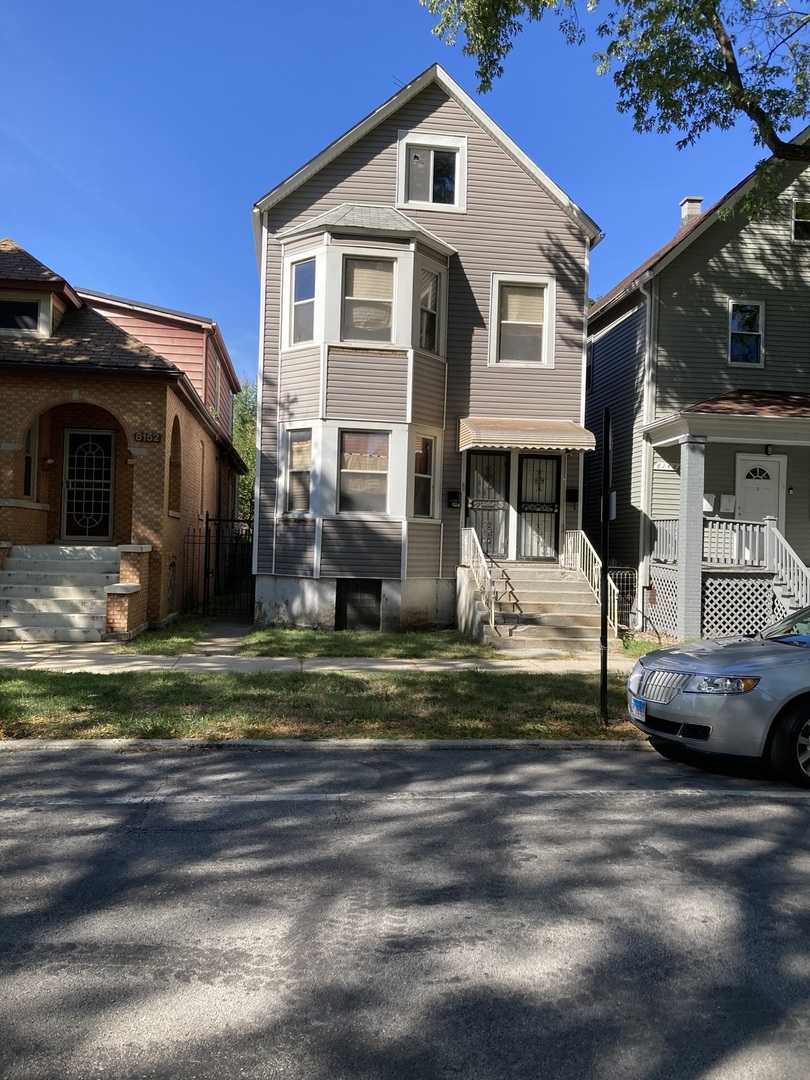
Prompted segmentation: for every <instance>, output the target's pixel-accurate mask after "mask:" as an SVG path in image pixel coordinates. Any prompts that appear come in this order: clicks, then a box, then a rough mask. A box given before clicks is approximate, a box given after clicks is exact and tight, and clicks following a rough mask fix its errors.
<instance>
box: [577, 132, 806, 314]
mask: <svg viewBox="0 0 810 1080" xmlns="http://www.w3.org/2000/svg"><path fill="white" fill-rule="evenodd" d="M808 139H810V126H808V127H806V128H805V129H804V131H801V132H799V134H798V135H797V136H796V137H795V138H794V139H792V140H791V141H792V142H794V143H799V144H802V143H804V142H806V141H807V140H808ZM755 176H756V170H754V171H753V172H750V173H749V174H748V176H746V177H745V179H744V180H741V181H740V182H739V184H736V185H735V186H734V187H733V188H732V189H731V190H730V191H728V192H726V194H725V195H723V196H722V197H721V198H720V199H718V200H717V202H716V203H714V204H713V205H712V206H710V207H709V209H708V210H706V211H704V213H702V214H700V215H698V216H697V217H694V218H692V219H691V220H690V221H687V222H686V223H685V224H684V225H681V227H680V228H679V229H678V231H677V232H676V233H675V235H674V236H673V237H672V239H671V240H669V241H667V243H666V244H664V246H663V247H660V248H659V249H658V251H656V252H654V253H653V254H652V255H650V257H649V258H648V259H645V260H644V262H643V263H641V264H640V265H639V266H637V267H636V268H635V270H633V271H631V273H629V274H628V275H627V276H626V277H624V278H622V280H621V281H620V282H619V283H618V285H614V286H613V288H612V289H611V290H610V291H609V292H607V293H605V295H604V296H602V297H600V298H599V300H598V301H597V302H596V303H595V304H594V305H593V307H592V308H591V310H590V311H589V312H588V321H589V322H590V321H592V320H593V319H595V318H598V317H599V316H600V315H602V314H604V312H606V311H608V310H609V309H610V308H612V307H614V306H615V305H616V304H617V303H618V302H619V301H620V300H623V299H624V298H625V297H626V296H629V295H630V294H631V293H632V292H634V291H635V290H636V289H637V288H639V286H640V285H643V284H644V283H645V282H646V281H649V280H650V278H652V277H654V276H655V275H656V274H659V273H660V272H661V271H662V270H663V269H664V268H665V267H666V266H668V265H669V264H670V263H671V262H672V261H673V259H676V258H677V257H678V256H679V255H680V254H681V252H682V251H684V250H685V249H686V248H687V247H689V245H690V244H691V243H693V242H694V241H695V240H697V238H698V237H699V236H702V235H703V233H705V232H706V230H707V229H709V228H710V227H711V226H712V225H714V223H715V222H716V221H717V219H718V215H719V213H720V211H721V210H724V209H726V208H729V207H731V206H733V205H734V203H735V202H737V201H738V200H739V199H740V198H742V196H743V195H745V194H747V192H749V191H750V190H751V188H752V187H753V186H754V181H755Z"/></svg>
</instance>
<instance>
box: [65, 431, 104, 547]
mask: <svg viewBox="0 0 810 1080" xmlns="http://www.w3.org/2000/svg"><path fill="white" fill-rule="evenodd" d="M114 460H115V433H114V432H112V431H66V432H65V455H64V475H63V489H64V498H63V499H62V537H63V539H65V540H90V541H96V542H98V541H103V540H111V539H112V497H113V464H114Z"/></svg>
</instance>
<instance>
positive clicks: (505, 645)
mask: <svg viewBox="0 0 810 1080" xmlns="http://www.w3.org/2000/svg"><path fill="white" fill-rule="evenodd" d="M538 631H541V632H539V633H538ZM484 640H485V641H486V642H487V643H488V644H490V645H493V646H494V647H495V648H496V649H504V650H509V649H532V648H534V649H553V650H555V651H557V652H564V653H578V652H596V651H598V649H599V635H598V634H597V635H596V636H594V635H593V634H592V633H591V634H589V635H588V636H576V635H573V634H571V633H569V632H568V631H566V630H559V631H552V629H551V628H548V627H538V626H516V627H507V626H503V627H497V626H496V627H495V628H494V629H493V628H492V627H487V630H486V634H485V636H484Z"/></svg>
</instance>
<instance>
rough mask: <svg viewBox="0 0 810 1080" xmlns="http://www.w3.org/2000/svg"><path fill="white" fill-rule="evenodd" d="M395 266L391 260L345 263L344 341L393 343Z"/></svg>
mask: <svg viewBox="0 0 810 1080" xmlns="http://www.w3.org/2000/svg"><path fill="white" fill-rule="evenodd" d="M393 321H394V263H393V261H392V260H391V259H360V258H354V257H349V256H347V257H346V258H345V259H344V262H343V317H342V328H341V339H342V340H343V341H383V342H390V341H391V340H392V336H391V335H392V328H393Z"/></svg>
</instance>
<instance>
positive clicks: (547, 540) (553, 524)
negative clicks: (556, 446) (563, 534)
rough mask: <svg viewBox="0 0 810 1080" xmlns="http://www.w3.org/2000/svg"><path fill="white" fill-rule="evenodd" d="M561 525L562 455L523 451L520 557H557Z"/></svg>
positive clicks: (521, 466) (519, 525) (519, 510)
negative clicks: (529, 453)
mask: <svg viewBox="0 0 810 1080" xmlns="http://www.w3.org/2000/svg"><path fill="white" fill-rule="evenodd" d="M559 528H560V458H558V457H533V456H532V457H529V456H528V455H521V457H520V459H519V463H518V548H517V557H518V558H519V559H556V558H557V555H558V552H559Z"/></svg>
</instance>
